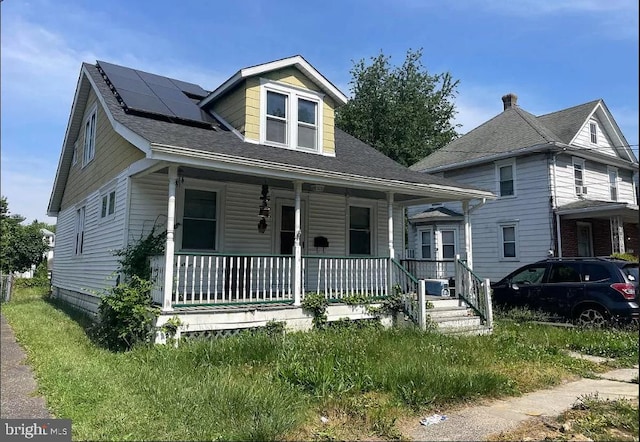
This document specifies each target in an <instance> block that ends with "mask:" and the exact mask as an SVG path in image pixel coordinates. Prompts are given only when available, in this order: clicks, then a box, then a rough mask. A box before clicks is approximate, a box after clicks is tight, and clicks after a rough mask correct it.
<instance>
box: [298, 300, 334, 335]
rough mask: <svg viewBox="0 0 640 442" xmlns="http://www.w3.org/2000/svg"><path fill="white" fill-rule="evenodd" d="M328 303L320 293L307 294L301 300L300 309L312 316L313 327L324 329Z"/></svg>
mask: <svg viewBox="0 0 640 442" xmlns="http://www.w3.org/2000/svg"><path fill="white" fill-rule="evenodd" d="M328 305H329V303H328V302H327V299H326V298H325V297H324V295H323V294H322V293H307V294H306V295H305V297H304V299H303V300H302V308H303V309H304V310H307V311H309V312H311V314H312V315H313V326H314V327H315V328H318V329H319V328H324V326H325V325H326V324H327V306H328Z"/></svg>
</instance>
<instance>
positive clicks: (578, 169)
mask: <svg viewBox="0 0 640 442" xmlns="http://www.w3.org/2000/svg"><path fill="white" fill-rule="evenodd" d="M573 182H574V184H575V188H576V196H580V195H585V194H586V193H587V186H585V185H584V160H583V159H579V158H574V159H573Z"/></svg>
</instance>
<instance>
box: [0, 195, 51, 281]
mask: <svg viewBox="0 0 640 442" xmlns="http://www.w3.org/2000/svg"><path fill="white" fill-rule="evenodd" d="M24 220H25V218H24V217H23V216H20V215H17V214H13V215H12V214H11V213H10V212H9V203H8V202H7V198H6V197H4V196H3V197H0V269H1V270H2V272H3V273H8V272H14V271H17V272H23V271H25V270H28V269H30V268H31V265H32V264H36V265H37V264H39V263H40V262H41V261H42V260H43V258H44V252H45V251H46V250H47V244H46V243H45V242H44V239H43V238H42V233H40V226H39V223H38V222H37V221H34V222H33V223H31V224H29V225H23V224H22V222H23V221H24Z"/></svg>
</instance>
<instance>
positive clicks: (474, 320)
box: [427, 296, 491, 335]
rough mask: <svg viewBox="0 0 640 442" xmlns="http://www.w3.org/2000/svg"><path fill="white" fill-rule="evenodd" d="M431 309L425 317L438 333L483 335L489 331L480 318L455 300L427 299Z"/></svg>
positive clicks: (430, 297)
mask: <svg viewBox="0 0 640 442" xmlns="http://www.w3.org/2000/svg"><path fill="white" fill-rule="evenodd" d="M427 298H428V299H427V300H428V301H429V302H430V303H431V304H432V305H433V308H430V309H427V315H428V316H429V319H430V320H431V322H432V323H433V324H435V326H436V328H437V329H438V331H440V332H441V333H444V334H448V335H485V334H490V333H491V329H490V328H489V327H487V326H485V325H483V324H482V323H481V320H480V317H479V316H477V315H476V314H475V313H474V312H473V310H472V309H470V308H468V307H467V306H466V305H465V304H464V303H463V302H462V301H460V300H458V299H456V298H439V299H438V297H432V296H429V297H427Z"/></svg>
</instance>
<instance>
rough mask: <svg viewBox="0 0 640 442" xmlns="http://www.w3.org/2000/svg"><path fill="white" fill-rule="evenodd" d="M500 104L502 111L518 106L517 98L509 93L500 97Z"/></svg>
mask: <svg viewBox="0 0 640 442" xmlns="http://www.w3.org/2000/svg"><path fill="white" fill-rule="evenodd" d="M502 103H504V110H507V109H509V108H510V107H513V106H517V105H518V96H517V95H516V94H514V93H509V94H507V95H504V96H503V97H502Z"/></svg>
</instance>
